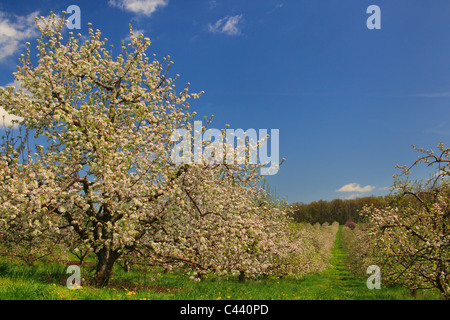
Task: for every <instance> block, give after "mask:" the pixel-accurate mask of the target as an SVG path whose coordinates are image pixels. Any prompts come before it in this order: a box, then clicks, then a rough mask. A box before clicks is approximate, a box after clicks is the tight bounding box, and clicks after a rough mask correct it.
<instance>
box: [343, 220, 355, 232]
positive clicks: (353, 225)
mask: <svg viewBox="0 0 450 320" xmlns="http://www.w3.org/2000/svg"><path fill="white" fill-rule="evenodd" d="M344 226H345V227H348V228H350V229H352V230H353V229H355V226H356V224H355V223H354V222H353V221H350V220H349V221H347V222H346V223H345V225H344Z"/></svg>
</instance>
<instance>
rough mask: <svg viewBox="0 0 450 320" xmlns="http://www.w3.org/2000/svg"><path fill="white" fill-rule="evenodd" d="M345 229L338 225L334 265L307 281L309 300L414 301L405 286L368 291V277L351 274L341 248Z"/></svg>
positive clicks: (422, 296) (427, 296) (421, 296)
mask: <svg viewBox="0 0 450 320" xmlns="http://www.w3.org/2000/svg"><path fill="white" fill-rule="evenodd" d="M342 229H343V226H339V230H338V232H337V234H336V241H335V244H334V248H333V249H332V254H333V256H332V258H331V259H330V264H331V266H330V267H328V268H327V269H326V270H325V271H323V272H322V273H319V274H314V275H312V276H310V277H308V278H306V279H305V281H304V282H303V284H302V287H304V289H305V290H306V291H309V293H308V297H307V298H310V299H317V300H323V299H326V300H337V299H339V300H341V299H343V300H406V299H412V298H411V297H410V295H409V291H408V290H406V289H405V288H402V287H388V288H387V287H385V286H383V282H381V289H379V290H377V289H373V290H370V289H368V288H367V284H366V281H367V278H364V277H357V276H355V275H354V274H352V273H351V272H349V271H348V269H347V266H346V261H345V255H346V250H345V249H344V248H343V247H342V243H341V237H342ZM369 276H370V275H367V277H369ZM436 298H437V295H436V294H433V293H431V292H424V291H422V292H421V293H420V294H418V295H417V299H436Z"/></svg>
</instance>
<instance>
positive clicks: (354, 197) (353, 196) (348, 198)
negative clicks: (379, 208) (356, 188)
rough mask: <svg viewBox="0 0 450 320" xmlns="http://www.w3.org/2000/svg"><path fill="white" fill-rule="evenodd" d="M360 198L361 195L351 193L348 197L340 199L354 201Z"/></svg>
mask: <svg viewBox="0 0 450 320" xmlns="http://www.w3.org/2000/svg"><path fill="white" fill-rule="evenodd" d="M361 196H362V194H361V193H352V194H351V195H349V196H347V197H344V198H341V199H343V200H353V199H356V198H360V197H361Z"/></svg>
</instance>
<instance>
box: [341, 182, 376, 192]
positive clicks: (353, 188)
mask: <svg viewBox="0 0 450 320" xmlns="http://www.w3.org/2000/svg"><path fill="white" fill-rule="evenodd" d="M375 189H376V187H374V186H371V185H367V186H365V187H361V186H360V185H359V183H349V184H346V185H345V186H342V187H341V188H340V189H338V190H336V191H338V192H370V191H373V190H375Z"/></svg>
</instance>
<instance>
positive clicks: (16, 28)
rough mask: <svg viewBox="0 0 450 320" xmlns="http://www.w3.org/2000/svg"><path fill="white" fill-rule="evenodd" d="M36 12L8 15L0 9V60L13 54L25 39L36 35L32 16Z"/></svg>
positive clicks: (36, 31)
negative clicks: (23, 14)
mask: <svg viewBox="0 0 450 320" xmlns="http://www.w3.org/2000/svg"><path fill="white" fill-rule="evenodd" d="M38 14H39V12H37V11H36V12H33V13H30V14H29V15H27V16H16V15H14V16H10V17H8V16H7V14H6V13H5V12H1V11H0V61H2V60H3V59H5V58H7V57H9V56H12V55H13V54H15V53H16V52H17V50H19V49H20V48H21V47H23V46H24V44H25V43H24V42H25V41H26V40H28V39H31V38H34V37H36V36H37V34H38V30H37V28H36V25H35V23H34V18H35V17H36V16H37V15H38Z"/></svg>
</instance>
